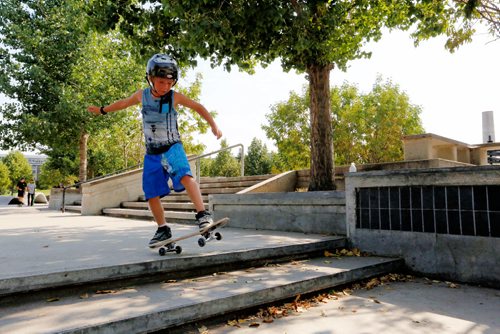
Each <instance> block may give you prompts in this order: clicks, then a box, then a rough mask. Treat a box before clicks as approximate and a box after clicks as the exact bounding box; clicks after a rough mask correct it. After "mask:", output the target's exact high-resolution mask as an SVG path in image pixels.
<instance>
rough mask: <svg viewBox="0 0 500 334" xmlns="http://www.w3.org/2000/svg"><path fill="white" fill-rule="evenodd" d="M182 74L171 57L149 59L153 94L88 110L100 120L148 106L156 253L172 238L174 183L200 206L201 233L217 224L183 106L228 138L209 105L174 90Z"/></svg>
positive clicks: (147, 169) (145, 178)
mask: <svg viewBox="0 0 500 334" xmlns="http://www.w3.org/2000/svg"><path fill="white" fill-rule="evenodd" d="M178 74H179V69H178V67H177V62H176V61H175V60H174V59H173V58H171V57H170V56H168V55H165V54H155V55H154V56H153V57H151V59H149V61H148V64H147V68H146V80H147V82H148V84H149V87H148V88H146V89H139V90H138V91H137V92H135V93H134V94H132V95H131V96H129V97H127V98H125V99H122V100H118V101H116V102H114V103H111V104H109V105H107V106H101V107H97V106H90V107H88V109H87V110H88V111H89V112H91V113H93V114H96V115H99V114H102V115H106V114H107V113H109V112H114V111H118V110H122V109H125V108H127V107H130V106H133V105H136V104H139V103H141V104H142V111H141V114H142V127H143V132H144V137H145V140H146V141H145V144H146V155H145V156H144V171H143V175H142V188H143V191H144V195H145V196H146V199H147V200H148V204H149V208H150V209H151V212H152V213H153V216H154V219H155V221H156V223H157V224H158V230H157V231H156V233H155V235H154V236H153V239H151V241H150V242H149V247H155V246H156V245H158V244H160V243H162V242H164V241H166V240H168V239H170V238H172V233H171V231H170V228H169V227H168V226H167V224H166V222H165V214H164V212H163V206H162V204H161V200H160V199H161V198H162V197H163V196H166V195H168V194H169V193H170V188H169V186H168V183H167V182H168V179H169V178H170V179H172V183H173V188H174V190H175V191H177V192H179V191H183V190H184V189H185V190H186V191H187V193H188V195H189V198H190V199H191V201H192V202H193V204H194V206H195V209H196V212H197V213H196V220H197V222H198V226H199V228H200V230H201V229H203V228H205V227H206V226H208V225H209V224H211V223H213V220H212V216H211V214H210V213H209V212H208V211H206V210H205V206H204V205H203V200H202V197H201V193H200V188H199V186H198V183H196V181H195V180H194V179H193V176H192V173H191V169H190V167H189V163H188V160H187V157H186V153H185V152H184V147H183V146H182V142H181V137H180V133H179V129H178V126H177V112H176V111H175V109H176V107H177V106H178V105H182V106H185V107H187V108H190V109H192V110H194V111H195V112H197V113H198V114H200V115H201V117H203V118H204V119H205V120H206V121H207V122H208V124H209V125H210V127H211V128H212V133H213V134H214V135H215V136H216V137H217V139H220V138H221V137H222V132H221V131H220V130H219V128H218V127H217V124H216V123H215V121H214V119H213V118H212V116H211V115H210V113H209V112H208V111H207V109H206V108H205V107H204V106H203V105H201V104H200V103H198V102H196V101H193V100H192V99H190V98H188V97H186V96H185V95H183V94H181V93H178V92H176V91H174V90H173V89H172V88H173V86H175V84H176V83H177V80H178Z"/></svg>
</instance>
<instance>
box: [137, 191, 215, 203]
mask: <svg viewBox="0 0 500 334" xmlns="http://www.w3.org/2000/svg"><path fill="white" fill-rule="evenodd" d="M201 199H202V200H203V202H205V203H208V195H202V196H201ZM138 201H140V202H146V197H144V195H141V196H139V199H138ZM161 201H162V202H191V199H190V198H189V196H188V194H187V193H186V192H180V193H174V192H171V193H170V194H169V195H168V196H165V197H163V198H162V199H161Z"/></svg>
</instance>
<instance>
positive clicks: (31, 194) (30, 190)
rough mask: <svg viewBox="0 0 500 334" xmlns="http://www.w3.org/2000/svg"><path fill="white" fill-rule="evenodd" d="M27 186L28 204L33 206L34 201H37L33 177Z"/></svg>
mask: <svg viewBox="0 0 500 334" xmlns="http://www.w3.org/2000/svg"><path fill="white" fill-rule="evenodd" d="M27 187H28V206H33V203H34V201H35V189H36V184H35V181H34V180H33V179H31V180H30V183H28V186H27Z"/></svg>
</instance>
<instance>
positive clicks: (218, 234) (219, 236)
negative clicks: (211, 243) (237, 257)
mask: <svg viewBox="0 0 500 334" xmlns="http://www.w3.org/2000/svg"><path fill="white" fill-rule="evenodd" d="M214 235H215V239H216V240H222V234H220V233H219V232H215V234H214Z"/></svg>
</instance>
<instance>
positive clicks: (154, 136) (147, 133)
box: [141, 87, 181, 154]
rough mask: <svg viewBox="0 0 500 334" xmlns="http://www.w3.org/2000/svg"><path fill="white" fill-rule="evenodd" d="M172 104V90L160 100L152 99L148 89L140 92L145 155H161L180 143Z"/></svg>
mask: <svg viewBox="0 0 500 334" xmlns="http://www.w3.org/2000/svg"><path fill="white" fill-rule="evenodd" d="M160 102H161V103H160ZM160 104H161V108H160ZM173 104H174V91H173V90H170V92H168V93H167V94H166V95H165V96H163V97H162V98H161V99H160V98H154V97H153V95H151V88H149V87H148V88H146V89H144V90H143V91H142V111H141V113H142V129H143V132H144V139H145V143H146V153H147V154H161V153H163V152H166V151H168V149H169V148H170V146H172V145H173V144H175V143H178V142H180V141H181V136H180V134H179V127H178V125H177V112H176V111H175V109H174V108H173ZM171 105H172V106H171Z"/></svg>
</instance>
